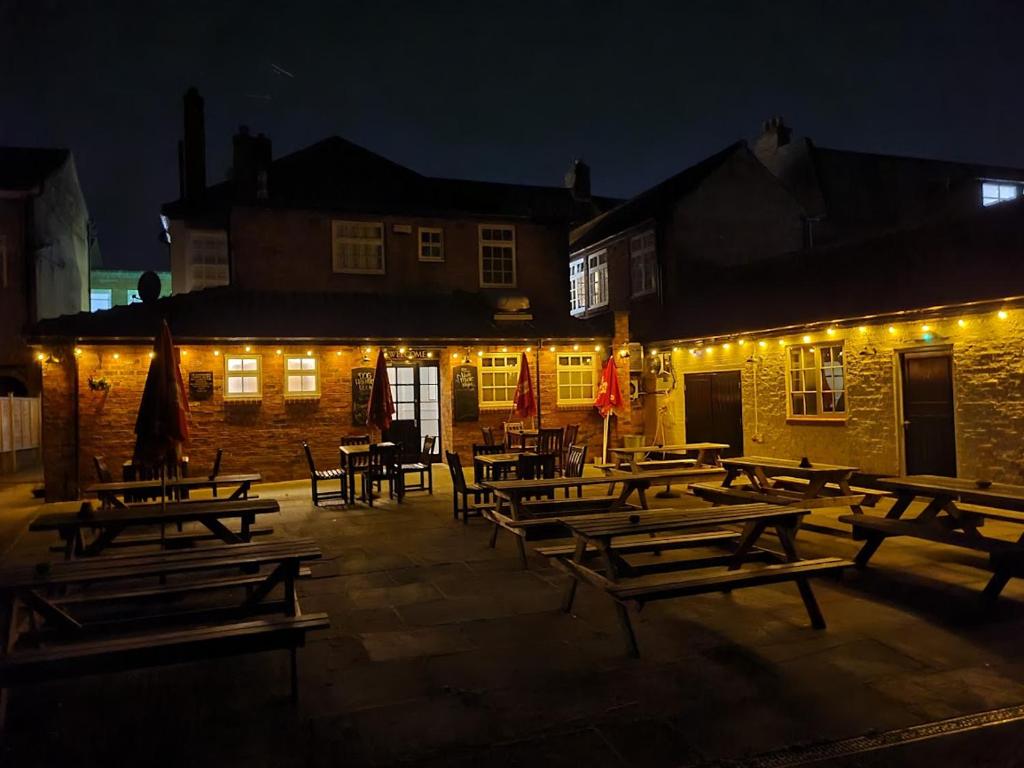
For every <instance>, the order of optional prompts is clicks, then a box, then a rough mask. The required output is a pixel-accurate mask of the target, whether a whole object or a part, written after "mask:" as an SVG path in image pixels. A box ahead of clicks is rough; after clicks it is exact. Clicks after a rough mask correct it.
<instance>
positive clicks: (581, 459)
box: [564, 445, 587, 498]
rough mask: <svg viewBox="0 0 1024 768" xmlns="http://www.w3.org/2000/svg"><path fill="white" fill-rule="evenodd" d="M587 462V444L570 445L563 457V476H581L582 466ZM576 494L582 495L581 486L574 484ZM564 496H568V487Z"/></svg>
mask: <svg viewBox="0 0 1024 768" xmlns="http://www.w3.org/2000/svg"><path fill="white" fill-rule="evenodd" d="M586 463H587V446H585V445H570V446H569V450H568V451H567V452H566V458H565V470H564V476H565V477H583V467H584V465H586ZM576 495H577V496H579V497H582V496H583V486H582V485H577V486H576ZM565 497H566V498H569V489H568V488H566V489H565Z"/></svg>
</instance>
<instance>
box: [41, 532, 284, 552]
mask: <svg viewBox="0 0 1024 768" xmlns="http://www.w3.org/2000/svg"><path fill="white" fill-rule="evenodd" d="M273 532H274V529H273V527H272V526H269V525H257V526H253V527H252V528H250V529H249V536H251V537H257V536H269V535H270V534H272V533H273ZM236 533H237V531H236ZM220 540H221V539H220V537H219V536H217V535H215V534H213V533H211V532H209V531H195V532H189V531H184V532H183V533H178V532H177V531H173V532H170V533H167V534H165V535H164V536H161V535H160V534H159V533H141V534H133V535H129V536H124V535H122V536H118V537H117V538H116V539H114V540H113V541H112V542H110V543H109V544H108V545H107V546H106V549H122V548H124V547H148V546H160V544H161V543H162V544H163V545H164V546H165V548H166V549H175V548H178V547H190V546H192V545H193V544H199V543H201V542H204V541H217V542H219V541H220ZM66 546H67V545H65V544H52V545H50V551H51V552H63V551H64V550H65V549H66ZM99 556H100V557H106V555H105V554H103V553H100V555H99Z"/></svg>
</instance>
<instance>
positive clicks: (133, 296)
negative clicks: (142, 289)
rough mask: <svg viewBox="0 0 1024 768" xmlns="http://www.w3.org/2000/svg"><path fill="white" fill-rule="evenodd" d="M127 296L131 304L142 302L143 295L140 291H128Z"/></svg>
mask: <svg viewBox="0 0 1024 768" xmlns="http://www.w3.org/2000/svg"><path fill="white" fill-rule="evenodd" d="M127 296H128V303H129V304H141V303H142V297H141V296H139V292H138V291H128V294H127Z"/></svg>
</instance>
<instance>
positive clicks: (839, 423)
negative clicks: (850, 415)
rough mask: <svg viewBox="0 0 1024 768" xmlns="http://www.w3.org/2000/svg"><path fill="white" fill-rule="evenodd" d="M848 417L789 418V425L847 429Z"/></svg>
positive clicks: (787, 419) (787, 421) (787, 420)
mask: <svg viewBox="0 0 1024 768" xmlns="http://www.w3.org/2000/svg"><path fill="white" fill-rule="evenodd" d="M846 418H847V417H846V416H789V417H787V418H786V423H787V424H806V425H810V426H817V425H823V426H829V427H845V426H846Z"/></svg>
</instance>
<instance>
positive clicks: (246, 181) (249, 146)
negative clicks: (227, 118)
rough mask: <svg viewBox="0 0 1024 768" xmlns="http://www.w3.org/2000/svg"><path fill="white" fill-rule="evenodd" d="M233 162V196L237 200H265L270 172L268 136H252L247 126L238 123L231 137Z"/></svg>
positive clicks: (270, 149)
mask: <svg viewBox="0 0 1024 768" xmlns="http://www.w3.org/2000/svg"><path fill="white" fill-rule="evenodd" d="M232 144H233V147H234V162H233V164H232V178H233V179H234V182H235V197H236V198H238V199H239V200H249V201H252V200H266V199H267V194H268V190H267V175H268V174H269V172H270V159H271V152H272V148H271V144H270V137H268V136H264V135H263V134H262V133H261V134H259V135H258V136H253V135H251V134H250V133H249V128H248V126H245V125H240V126H239V127H238V133H236V134H235V135H234V138H233V139H232Z"/></svg>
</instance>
